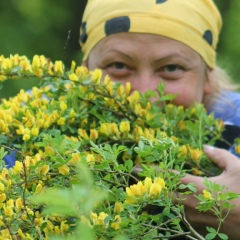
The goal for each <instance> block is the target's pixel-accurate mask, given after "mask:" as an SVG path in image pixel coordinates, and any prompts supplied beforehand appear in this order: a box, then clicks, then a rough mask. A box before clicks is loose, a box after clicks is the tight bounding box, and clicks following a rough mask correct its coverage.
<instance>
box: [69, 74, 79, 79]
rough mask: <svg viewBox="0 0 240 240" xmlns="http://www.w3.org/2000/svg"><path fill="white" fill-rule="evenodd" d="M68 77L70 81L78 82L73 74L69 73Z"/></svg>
mask: <svg viewBox="0 0 240 240" xmlns="http://www.w3.org/2000/svg"><path fill="white" fill-rule="evenodd" d="M68 77H69V79H70V80H72V81H78V76H77V75H76V74H75V73H70V74H69V75H68Z"/></svg>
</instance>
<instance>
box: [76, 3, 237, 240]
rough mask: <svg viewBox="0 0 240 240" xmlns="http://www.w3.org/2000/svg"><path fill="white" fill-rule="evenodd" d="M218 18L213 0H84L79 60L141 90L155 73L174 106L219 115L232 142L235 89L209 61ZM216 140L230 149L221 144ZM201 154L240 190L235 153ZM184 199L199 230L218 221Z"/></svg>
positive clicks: (230, 228)
mask: <svg viewBox="0 0 240 240" xmlns="http://www.w3.org/2000/svg"><path fill="white" fill-rule="evenodd" d="M221 24H222V22H221V16H220V14H219V12H218V10H217V8H216V6H215V5H214V3H213V2H212V1H211V0H193V1H189V0H104V1H102V0H89V2H88V4H87V7H86V9H85V13H84V16H83V20H82V25H81V34H80V44H81V47H82V51H83V54H84V57H83V63H84V64H85V65H86V66H87V67H88V68H89V69H90V70H93V69H95V68H100V69H102V70H103V73H104V75H106V74H108V75H109V76H110V78H111V79H112V80H113V81H121V82H123V83H126V82H130V83H131V86H132V90H133V91H134V90H138V91H140V92H141V93H144V92H145V91H147V90H156V87H157V85H158V84H159V81H160V79H161V80H162V81H163V83H165V84H166V87H165V93H171V94H175V95H176V98H175V100H174V103H175V104H177V105H183V106H185V107H188V106H191V105H192V104H194V102H200V103H204V104H205V106H206V108H207V110H208V111H209V112H213V113H214V114H215V116H216V117H217V118H220V119H222V120H223V121H224V122H225V123H226V125H227V127H226V129H227V132H225V133H224V137H225V138H226V140H227V141H228V142H229V143H230V144H232V143H233V137H232V136H234V137H236V136H239V133H240V131H239V129H240V108H239V106H240V95H239V94H237V93H235V92H233V91H232V90H235V89H236V88H235V86H234V85H233V84H231V83H230V82H229V80H228V78H227V75H226V74H225V73H224V72H223V71H222V70H221V69H219V68H218V67H217V66H216V63H215V62H216V47H217V42H218V37H219V33H220V29H221ZM152 100H153V101H154V99H152ZM228 133H230V134H228ZM233 133H234V134H233ZM218 145H219V146H220V147H222V148H228V149H229V151H232V152H233V151H234V148H233V147H230V148H229V145H227V146H226V145H225V143H223V142H219V143H218ZM205 152H206V154H207V155H208V156H209V157H210V158H211V159H215V160H216V162H217V164H218V165H219V167H221V168H222V169H223V173H222V174H221V175H220V176H217V177H214V178H211V180H212V181H215V182H217V183H219V184H224V185H226V186H227V187H228V188H229V190H231V191H234V192H237V193H240V188H239V187H238V181H239V180H240V174H239V171H240V162H239V160H238V158H237V157H235V156H234V155H233V154H231V153H230V152H228V151H226V150H223V149H219V148H213V147H209V146H206V147H205ZM182 182H183V183H186V184H187V183H189V182H192V183H196V186H197V190H198V191H199V192H202V190H203V185H202V182H203V179H202V178H200V177H195V176H190V175H188V176H186V177H185V178H184V179H182ZM183 204H184V205H185V211H186V216H187V218H188V220H189V221H190V222H191V223H192V225H193V226H194V227H195V228H196V229H197V230H198V231H200V232H201V233H204V232H205V228H206V226H213V227H216V226H217V225H216V224H217V223H216V221H215V220H216V219H215V217H214V216H213V215H211V213H207V214H199V213H197V212H196V211H195V209H194V207H195V206H196V199H195V197H193V196H189V198H188V199H187V201H184V202H183ZM236 205H237V206H236V208H234V209H233V210H232V211H231V213H230V215H229V217H228V218H227V219H226V221H225V223H224V232H225V233H226V234H228V236H229V238H230V239H239V237H240V231H238V229H237V226H238V225H239V223H240V200H239V199H238V200H237V201H236Z"/></svg>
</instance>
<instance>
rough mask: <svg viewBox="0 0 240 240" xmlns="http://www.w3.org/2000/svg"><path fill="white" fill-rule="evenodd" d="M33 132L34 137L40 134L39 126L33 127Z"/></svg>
mask: <svg viewBox="0 0 240 240" xmlns="http://www.w3.org/2000/svg"><path fill="white" fill-rule="evenodd" d="M31 134H32V135H33V136H34V137H36V136H38V134H39V128H38V127H36V126H34V127H33V128H32V129H31Z"/></svg>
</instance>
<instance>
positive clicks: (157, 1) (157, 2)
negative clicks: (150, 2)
mask: <svg viewBox="0 0 240 240" xmlns="http://www.w3.org/2000/svg"><path fill="white" fill-rule="evenodd" d="M166 1H167V0H156V4H159V3H164V2H166Z"/></svg>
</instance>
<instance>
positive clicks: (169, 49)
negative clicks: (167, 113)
mask: <svg viewBox="0 0 240 240" xmlns="http://www.w3.org/2000/svg"><path fill="white" fill-rule="evenodd" d="M86 65H87V66H88V68H89V69H90V70H94V69H96V68H100V69H102V70H103V74H104V75H109V77H110V78H111V79H112V80H113V81H116V82H119V81H120V82H122V83H123V84H125V83H126V82H130V83H131V86H132V91H134V90H137V91H139V92H141V93H144V92H146V91H147V90H154V91H155V90H156V89H157V86H158V84H159V83H160V80H162V82H163V83H164V84H165V85H166V87H165V93H166V94H169V93H171V94H174V95H176V96H177V97H176V98H175V100H174V103H175V104H177V105H183V106H185V107H189V106H191V105H193V103H194V102H203V100H204V98H205V97H206V95H207V94H209V93H210V91H211V87H210V84H209V80H208V79H209V76H208V75H211V74H210V71H208V70H207V67H206V65H205V63H204V61H203V60H202V58H201V57H200V56H199V55H198V54H197V53H196V52H195V51H193V50H192V49H191V48H190V47H188V46H187V45H185V44H183V43H181V42H178V41H175V40H172V39H169V38H166V37H162V36H158V35H152V34H140V33H118V34H113V35H111V36H109V37H107V38H104V39H103V40H101V41H100V42H99V43H98V44H97V45H96V46H95V47H94V48H93V50H92V51H91V53H90V55H89V58H88V61H87V63H86Z"/></svg>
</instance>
